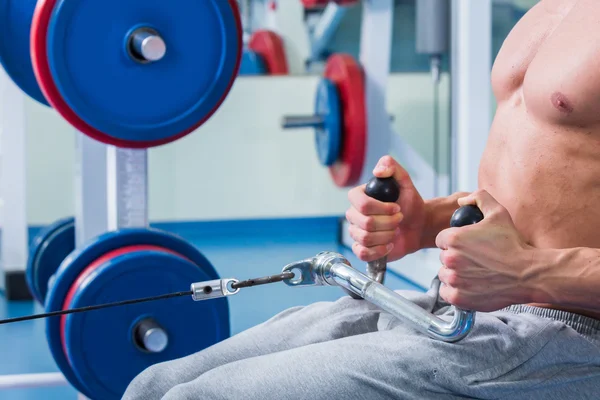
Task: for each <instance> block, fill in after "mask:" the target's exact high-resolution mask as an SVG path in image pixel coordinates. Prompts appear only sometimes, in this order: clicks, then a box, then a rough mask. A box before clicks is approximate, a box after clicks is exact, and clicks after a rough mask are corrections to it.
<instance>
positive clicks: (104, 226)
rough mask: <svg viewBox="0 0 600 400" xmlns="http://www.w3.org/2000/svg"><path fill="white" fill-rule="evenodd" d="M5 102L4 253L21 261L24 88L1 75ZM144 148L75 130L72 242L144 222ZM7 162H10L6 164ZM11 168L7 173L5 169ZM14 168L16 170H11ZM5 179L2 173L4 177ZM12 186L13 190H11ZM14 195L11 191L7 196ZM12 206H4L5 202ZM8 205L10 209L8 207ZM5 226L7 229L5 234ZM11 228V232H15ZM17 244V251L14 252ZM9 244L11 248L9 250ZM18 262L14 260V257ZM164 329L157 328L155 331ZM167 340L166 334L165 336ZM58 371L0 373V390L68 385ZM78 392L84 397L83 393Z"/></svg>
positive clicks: (23, 261) (24, 243) (23, 257)
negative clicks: (109, 142)
mask: <svg viewBox="0 0 600 400" xmlns="http://www.w3.org/2000/svg"><path fill="white" fill-rule="evenodd" d="M2 87H3V89H4V91H3V94H4V96H3V107H4V110H3V111H4V112H3V116H4V122H5V124H4V126H3V127H4V131H3V133H5V135H3V137H4V138H9V140H8V141H5V142H4V143H3V145H4V146H3V150H4V151H5V152H6V153H7V154H10V157H8V158H4V157H3V158H2V161H3V165H2V171H4V174H6V175H8V176H9V177H10V178H11V181H10V185H11V186H8V188H10V190H7V189H8V188H7V185H6V182H5V186H4V188H3V189H4V190H3V192H2V193H3V197H5V196H6V195H9V197H8V198H6V199H5V207H4V209H3V211H4V215H5V217H6V216H8V217H9V218H10V219H8V220H6V219H5V221H6V222H8V223H9V224H8V225H7V224H6V223H5V225H4V226H3V231H4V235H3V236H4V238H7V237H10V238H11V240H8V241H7V240H3V241H2V246H3V250H5V249H6V246H9V245H12V246H14V247H13V248H9V249H7V250H9V251H6V252H3V254H5V255H7V254H9V255H11V256H12V264H11V265H13V266H14V265H16V266H17V267H24V266H25V265H26V263H27V262H26V259H27V253H28V252H27V230H26V229H27V223H26V212H25V211H26V210H25V206H26V204H25V201H24V200H25V171H26V168H25V162H26V146H25V144H26V141H25V136H26V132H25V124H24V122H25V107H24V103H25V96H26V95H25V93H23V92H21V90H20V89H19V88H18V87H17V86H16V85H15V84H14V83H13V82H12V81H11V80H10V78H8V77H7V76H6V75H5V74H4V75H3V76H2ZM7 99H10V101H7ZM147 154H148V151H147V150H146V149H135V150H133V149H124V148H117V147H115V146H108V145H105V144H102V143H100V142H98V141H96V140H94V139H91V138H90V137H88V136H86V135H84V134H82V133H80V132H76V151H75V156H76V160H75V247H76V248H78V247H81V246H82V245H83V244H84V243H86V242H87V241H89V240H91V239H92V238H94V237H96V236H98V235H100V234H102V233H104V232H108V231H115V230H118V229H121V228H136V227H143V228H145V227H148V202H147V198H148V172H147V169H148V155H147ZM9 162H10V164H9ZM9 171H10V173H8V172H9ZM13 174H14V175H13ZM3 180H4V177H3ZM13 190H14V193H12V191H13ZM10 196H12V197H10ZM6 206H8V207H10V208H8V207H6ZM7 208H8V209H9V210H10V212H6V210H7ZM7 232H8V234H7ZM13 232H14V233H15V235H13ZM15 249H16V250H17V251H18V252H16V253H15ZM11 250H12V251H11ZM16 262H18V264H17V263H16ZM153 333H154V334H155V335H156V334H157V335H163V336H165V338H166V332H161V331H160V328H158V329H157V330H155V331H154V332H153ZM166 340H168V339H166ZM67 385H69V383H68V382H67V380H66V378H65V377H64V376H63V375H62V374H61V373H60V372H57V373H39V374H19V375H4V376H0V390H2V389H14V388H30V387H50V386H67ZM78 398H79V399H81V400H83V399H86V397H84V396H83V395H81V394H78Z"/></svg>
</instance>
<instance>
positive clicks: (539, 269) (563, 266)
mask: <svg viewBox="0 0 600 400" xmlns="http://www.w3.org/2000/svg"><path fill="white" fill-rule="evenodd" d="M533 251H534V254H533V258H532V265H531V266H530V267H529V268H527V269H526V270H525V271H526V272H525V276H524V277H523V282H524V285H525V287H527V288H529V289H530V293H531V299H530V300H531V302H532V303H542V304H553V305H560V306H565V307H573V308H579V309H582V310H588V311H592V312H596V313H598V312H600V297H599V296H598V288H600V249H590V248H574V249H564V250H555V249H548V250H547V249H535V250H533Z"/></svg>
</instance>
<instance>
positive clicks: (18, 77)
mask: <svg viewBox="0 0 600 400" xmlns="http://www.w3.org/2000/svg"><path fill="white" fill-rule="evenodd" d="M36 2H37V0H0V30H1V31H0V62H1V63H2V66H3V67H4V70H5V71H6V73H7V74H8V76H10V78H11V79H12V80H13V82H14V83H15V84H16V85H17V86H18V87H19V88H20V89H21V90H22V91H23V92H25V93H26V94H27V95H28V96H30V97H31V98H33V99H35V100H36V101H38V102H39V103H41V104H44V105H46V106H47V105H48V102H47V101H46V98H45V97H44V95H43V94H42V91H41V89H40V87H39V86H38V83H37V80H36V79H35V75H34V73H33V66H32V64H31V56H30V52H29V32H30V30H31V20H32V18H33V11H34V10H35V4H36Z"/></svg>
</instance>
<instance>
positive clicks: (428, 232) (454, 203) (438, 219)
mask: <svg viewBox="0 0 600 400" xmlns="http://www.w3.org/2000/svg"><path fill="white" fill-rule="evenodd" d="M468 194H469V193H466V192H458V193H453V194H451V195H450V196H447V197H437V198H435V199H431V200H427V201H425V210H426V215H427V217H426V218H427V221H426V222H425V229H424V231H423V238H422V240H421V248H423V249H426V248H433V247H435V238H436V236H437V235H438V234H439V233H440V232H441V231H442V230H444V229H447V228H449V227H450V218H451V217H452V214H454V211H456V209H457V208H458V199H460V198H461V197H465V196H467V195H468Z"/></svg>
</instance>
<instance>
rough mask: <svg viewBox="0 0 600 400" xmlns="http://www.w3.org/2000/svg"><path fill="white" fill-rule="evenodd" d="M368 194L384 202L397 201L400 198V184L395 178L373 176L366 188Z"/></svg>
mask: <svg viewBox="0 0 600 400" xmlns="http://www.w3.org/2000/svg"><path fill="white" fill-rule="evenodd" d="M365 193H366V194H367V196H369V197H372V198H374V199H375V200H379V201H382V202H384V203H395V202H397V201H398V199H399V198H400V185H398V182H396V180H395V179H394V177H389V178H377V177H373V178H371V180H370V181H369V182H368V183H367V187H366V188H365Z"/></svg>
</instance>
